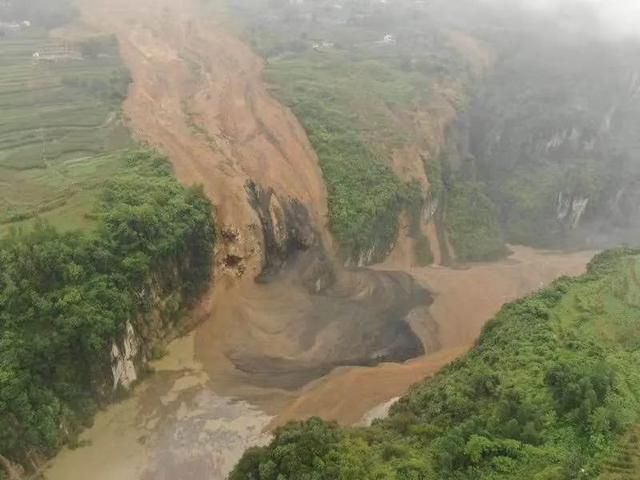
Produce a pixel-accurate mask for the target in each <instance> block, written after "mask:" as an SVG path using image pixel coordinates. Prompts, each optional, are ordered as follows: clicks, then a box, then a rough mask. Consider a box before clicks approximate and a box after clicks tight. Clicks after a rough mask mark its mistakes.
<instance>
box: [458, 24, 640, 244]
mask: <svg viewBox="0 0 640 480" xmlns="http://www.w3.org/2000/svg"><path fill="white" fill-rule="evenodd" d="M541 30H542V31H541ZM547 30H550V31H547V32H545V30H543V29H542V28H541V29H537V28H536V30H535V31H534V32H530V31H529V30H523V31H518V32H505V33H503V36H502V38H500V39H497V38H492V39H491V40H490V41H492V42H493V43H494V45H495V46H496V49H497V50H498V51H499V52H500V60H499V62H497V64H496V67H495V70H494V71H493V72H492V73H491V74H490V75H488V77H487V78H486V82H484V84H483V85H481V86H480V88H479V89H478V92H477V99H476V101H475V103H474V107H473V108H472V109H471V111H470V115H471V119H470V123H469V125H470V144H469V146H470V150H469V154H470V155H471V157H472V158H473V159H474V162H475V165H474V168H475V169H476V170H475V171H476V172H477V175H478V176H479V177H480V178H481V179H482V180H483V181H485V183H486V184H487V186H488V190H489V192H490V196H491V198H492V199H493V201H494V202H495V204H496V206H497V207H498V208H499V210H500V220H501V223H502V224H503V225H504V229H505V235H506V237H507V239H508V240H509V241H512V242H517V243H528V244H531V245H536V246H564V245H568V244H569V245H571V244H573V245H576V244H578V245H585V244H588V245H591V246H598V247H600V246H611V245H615V244H619V243H620V242H629V243H632V244H635V243H636V242H637V239H638V232H639V231H640V230H639V228H638V226H639V225H640V218H639V217H638V210H637V208H636V206H637V204H638V198H640V197H639V195H640V190H639V189H638V185H639V183H638V182H639V180H640V165H639V164H638V161H637V158H638V154H639V153H640V144H639V143H638V140H637V134H636V133H637V132H636V128H635V125H637V123H638V121H639V119H640V99H639V96H638V92H639V91H640V83H639V80H638V70H637V64H638V58H640V44H639V43H638V42H637V41H635V40H626V41H617V42H616V41H612V40H608V39H606V38H605V39H603V38H600V37H598V36H594V35H590V34H588V33H576V34H575V36H568V35H567V34H566V33H565V32H564V31H561V30H559V29H558V30H555V29H551V28H548V27H547ZM506 42H509V45H507V44H506ZM514 45H517V47H514Z"/></svg>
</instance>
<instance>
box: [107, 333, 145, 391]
mask: <svg viewBox="0 0 640 480" xmlns="http://www.w3.org/2000/svg"><path fill="white" fill-rule="evenodd" d="M138 344H139V339H138V336H137V335H136V332H135V331H134V329H133V325H131V322H127V326H126V332H125V334H124V338H123V339H122V341H121V342H116V341H115V340H114V341H113V343H112V345H111V372H112V374H113V391H114V392H115V391H116V389H117V388H118V387H123V388H125V389H127V388H129V387H130V386H131V384H133V383H134V382H135V381H136V380H137V379H138V373H137V371H136V364H137V363H139V362H140V358H139V356H138V355H139V353H140V349H139V348H138Z"/></svg>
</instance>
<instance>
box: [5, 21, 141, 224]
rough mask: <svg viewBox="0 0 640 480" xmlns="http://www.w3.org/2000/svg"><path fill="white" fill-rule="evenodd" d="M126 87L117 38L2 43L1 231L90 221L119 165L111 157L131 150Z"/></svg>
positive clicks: (24, 36)
mask: <svg viewBox="0 0 640 480" xmlns="http://www.w3.org/2000/svg"><path fill="white" fill-rule="evenodd" d="M92 47H93V48H92ZM96 47H97V48H96ZM36 53H37V54H39V58H38V55H36V56H35V57H34V54H36ZM128 84H129V75H128V72H127V71H126V69H124V67H123V65H122V62H121V59H120V57H119V55H118V48H117V43H116V42H115V39H112V38H109V37H105V38H99V39H97V40H96V39H93V40H88V41H85V42H81V43H80V44H68V43H66V42H63V41H61V40H54V39H51V38H50V37H49V35H48V33H47V32H46V31H43V30H37V29H28V30H25V31H22V32H20V33H19V34H17V35H12V36H8V37H2V38H0V112H2V113H1V114H0V232H1V231H6V230H7V229H8V228H9V227H10V226H11V225H20V224H24V223H25V222H30V221H32V220H33V219H34V218H36V217H38V216H41V217H44V218H46V219H47V220H48V221H49V222H50V223H52V224H53V225H55V226H57V227H60V228H62V229H69V228H75V227H78V226H83V225H85V224H86V223H87V222H88V220H87V218H86V214H87V213H88V212H89V210H90V209H91V208H92V204H93V202H92V201H91V199H92V196H93V192H95V190H96V188H95V187H96V186H97V185H98V184H100V183H101V182H102V181H103V179H105V178H108V177H110V176H111V175H113V173H115V171H117V170H118V169H119V168H120V166H121V165H120V162H119V161H117V160H116V158H117V157H118V156H117V155H114V153H116V152H117V151H119V150H122V149H124V148H128V147H130V146H131V140H130V137H129V132H128V130H127V129H126V127H125V126H124V125H123V123H122V120H121V113H120V106H121V103H122V100H123V99H124V98H125V96H126V91H127V88H128Z"/></svg>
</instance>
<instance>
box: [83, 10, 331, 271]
mask: <svg viewBox="0 0 640 480" xmlns="http://www.w3.org/2000/svg"><path fill="white" fill-rule="evenodd" d="M78 4H79V5H80V7H81V10H82V14H83V19H84V21H85V22H86V23H88V24H89V25H91V26H92V27H94V28H98V29H100V30H102V31H105V32H109V33H115V34H116V35H117V37H118V39H119V41H120V44H121V48H122V55H123V57H124V59H125V61H126V63H127V65H128V66H129V69H130V70H131V73H132V76H133V80H134V82H133V86H132V88H131V90H130V94H129V98H128V100H127V102H126V104H125V116H126V117H127V118H128V119H129V121H130V125H131V127H132V129H133V131H134V133H135V135H136V136H137V138H138V139H139V140H141V141H143V142H147V143H149V144H151V145H153V146H155V147H156V148H158V149H160V150H161V151H163V152H164V153H166V154H167V155H168V156H169V158H170V159H171V162H172V163H173V165H174V168H175V171H176V174H177V176H178V179H179V180H180V181H181V182H183V183H185V184H194V183H196V184H202V185H203V186H204V188H205V191H206V193H207V194H208V195H209V197H210V198H211V199H212V200H213V202H214V203H215V204H216V206H217V220H218V222H219V223H220V224H221V225H222V226H223V227H224V228H227V229H233V230H235V231H236V232H237V241H235V242H232V243H226V244H224V245H225V247H224V249H225V250H227V251H224V252H222V253H221V255H220V258H225V257H227V255H228V254H231V255H234V256H236V257H239V258H242V259H243V262H238V263H236V264H234V265H232V270H233V268H237V267H238V266H239V265H240V264H242V265H243V266H244V269H245V272H246V273H247V274H249V276H251V278H253V277H254V276H255V275H256V274H257V273H258V272H259V271H260V269H261V262H262V251H261V247H260V246H261V242H262V238H261V235H260V234H259V232H258V231H257V229H256V226H257V225H258V220H257V218H256V214H255V212H254V210H253V209H252V208H251V206H250V205H249V202H248V198H247V195H246V192H245V184H246V182H247V181H248V180H250V179H252V180H256V181H257V182H259V183H260V184H261V185H262V186H263V187H265V188H272V189H273V190H275V191H277V192H278V194H279V195H281V196H282V197H283V198H286V197H287V196H290V197H293V198H296V199H298V200H300V201H301V202H302V203H304V204H305V205H306V206H307V207H308V209H309V210H310V214H311V216H312V218H313V221H314V224H315V226H316V228H317V230H318V231H319V232H323V231H325V230H326V229H325V228H324V224H325V222H326V216H327V211H326V208H327V201H326V191H325V187H324V183H323V181H322V174H321V172H320V169H319V167H318V165H317V159H316V156H315V154H314V152H313V150H312V148H311V146H310V145H309V142H308V140H307V138H306V135H305V133H304V131H303V130H302V128H301V127H300V125H299V124H298V122H297V120H296V119H295V118H294V116H293V115H292V114H291V113H290V112H289V111H288V110H287V109H285V108H283V107H282V106H281V105H280V104H278V103H277V102H275V101H274V100H273V99H272V98H271V97H270V96H269V95H268V94H267V92H266V89H265V86H264V85H263V83H262V81H261V74H262V67H263V65H262V61H261V59H259V58H258V57H257V56H256V55H254V54H253V52H251V50H250V49H249V48H248V47H246V46H245V45H244V44H243V43H242V42H241V41H239V40H238V39H236V38H235V37H234V36H232V35H230V34H229V33H228V32H227V31H226V30H225V29H224V28H222V27H221V25H219V24H218V23H216V22H215V21H214V20H212V19H210V18H209V17H208V16H207V15H205V14H204V13H203V12H202V11H201V8H202V7H201V6H200V2H198V1H197V0H181V1H179V2H176V1H175V0H136V1H135V2H132V1H129V0H110V1H104V0H78ZM324 241H325V243H326V244H327V245H329V239H328V238H325V239H324ZM220 271H221V272H225V271H226V269H224V268H221V269H220ZM231 273H233V272H231ZM231 277H233V275H231Z"/></svg>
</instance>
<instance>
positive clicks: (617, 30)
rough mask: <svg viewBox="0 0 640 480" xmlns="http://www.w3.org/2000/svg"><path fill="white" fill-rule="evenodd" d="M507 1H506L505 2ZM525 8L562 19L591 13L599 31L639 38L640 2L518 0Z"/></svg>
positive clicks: (616, 35) (625, 0)
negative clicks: (551, 14)
mask: <svg viewBox="0 0 640 480" xmlns="http://www.w3.org/2000/svg"><path fill="white" fill-rule="evenodd" d="M507 1H508V0H507ZM519 1H520V2H521V3H522V4H523V5H525V7H526V8H529V9H532V10H540V11H543V12H547V13H553V14H557V15H559V16H562V17H565V18H566V17H567V16H571V15H574V14H578V13H579V14H580V15H586V14H588V13H592V14H593V15H594V17H595V18H596V19H597V24H598V26H599V28H600V29H601V31H602V32H603V33H605V34H607V35H611V36H614V37H627V36H638V37H640V0H519Z"/></svg>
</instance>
